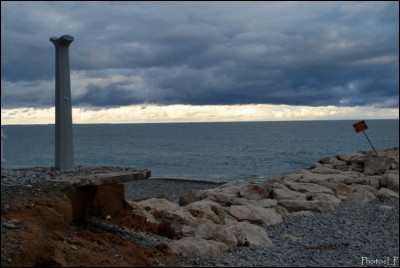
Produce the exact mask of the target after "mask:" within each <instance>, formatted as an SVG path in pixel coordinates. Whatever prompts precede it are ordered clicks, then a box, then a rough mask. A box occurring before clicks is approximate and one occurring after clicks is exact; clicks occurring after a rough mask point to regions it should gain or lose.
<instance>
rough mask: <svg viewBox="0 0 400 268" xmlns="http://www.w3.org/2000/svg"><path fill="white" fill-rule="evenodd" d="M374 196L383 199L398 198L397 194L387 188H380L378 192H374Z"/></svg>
mask: <svg viewBox="0 0 400 268" xmlns="http://www.w3.org/2000/svg"><path fill="white" fill-rule="evenodd" d="M376 197H377V198H378V199H380V200H385V199H399V194H398V193H395V192H393V191H391V190H389V189H387V188H383V187H382V188H381V189H380V190H379V192H378V193H377V194H376Z"/></svg>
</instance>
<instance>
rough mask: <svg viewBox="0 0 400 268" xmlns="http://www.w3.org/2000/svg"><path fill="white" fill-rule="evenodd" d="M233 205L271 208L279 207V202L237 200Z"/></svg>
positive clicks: (233, 201)
mask: <svg viewBox="0 0 400 268" xmlns="http://www.w3.org/2000/svg"><path fill="white" fill-rule="evenodd" d="M232 205H252V206H257V207H263V208H269V207H274V206H276V205H278V201H277V200H275V199H262V200H249V199H246V198H235V199H233V200H232Z"/></svg>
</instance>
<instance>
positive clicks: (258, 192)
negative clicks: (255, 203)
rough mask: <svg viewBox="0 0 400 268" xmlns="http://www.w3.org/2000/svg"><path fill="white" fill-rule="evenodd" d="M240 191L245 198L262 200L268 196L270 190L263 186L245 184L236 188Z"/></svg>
mask: <svg viewBox="0 0 400 268" xmlns="http://www.w3.org/2000/svg"><path fill="white" fill-rule="evenodd" d="M236 187H237V189H238V190H239V194H240V196H241V197H245V198H247V199H250V200H261V199H264V198H266V197H267V196H268V194H269V193H270V190H268V189H267V188H265V187H263V185H260V184H256V183H251V182H245V183H242V184H240V185H238V186H236Z"/></svg>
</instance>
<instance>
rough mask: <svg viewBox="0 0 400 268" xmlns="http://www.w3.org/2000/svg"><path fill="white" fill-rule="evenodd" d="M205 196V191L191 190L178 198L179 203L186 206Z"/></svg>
mask: <svg viewBox="0 0 400 268" xmlns="http://www.w3.org/2000/svg"><path fill="white" fill-rule="evenodd" d="M206 197H207V193H206V192H205V191H203V190H192V191H189V192H187V193H186V194H185V195H183V196H181V197H180V198H179V205H180V206H186V205H187V204H190V203H192V202H196V201H199V200H202V199H204V198H206Z"/></svg>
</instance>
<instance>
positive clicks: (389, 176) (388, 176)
mask: <svg viewBox="0 0 400 268" xmlns="http://www.w3.org/2000/svg"><path fill="white" fill-rule="evenodd" d="M383 179H384V180H385V182H386V185H387V188H388V189H389V190H392V191H394V192H396V193H399V171H398V170H388V171H386V172H385V174H384V175H383Z"/></svg>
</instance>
